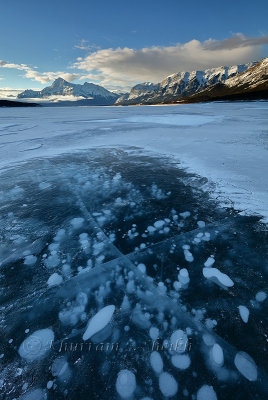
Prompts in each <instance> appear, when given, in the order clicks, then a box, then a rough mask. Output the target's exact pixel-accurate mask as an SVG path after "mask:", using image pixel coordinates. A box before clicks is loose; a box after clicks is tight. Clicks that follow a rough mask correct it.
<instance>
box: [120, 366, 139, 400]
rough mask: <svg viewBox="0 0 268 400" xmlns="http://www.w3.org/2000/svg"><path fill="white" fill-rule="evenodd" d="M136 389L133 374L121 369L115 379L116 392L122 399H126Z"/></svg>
mask: <svg viewBox="0 0 268 400" xmlns="http://www.w3.org/2000/svg"><path fill="white" fill-rule="evenodd" d="M135 389H136V378H135V375H134V374H133V372H131V371H129V370H127V369H123V370H121V371H120V372H119V374H118V375H117V379H116V391H117V393H118V394H119V396H121V398H122V399H128V398H130V397H131V396H132V394H133V393H134V391H135Z"/></svg>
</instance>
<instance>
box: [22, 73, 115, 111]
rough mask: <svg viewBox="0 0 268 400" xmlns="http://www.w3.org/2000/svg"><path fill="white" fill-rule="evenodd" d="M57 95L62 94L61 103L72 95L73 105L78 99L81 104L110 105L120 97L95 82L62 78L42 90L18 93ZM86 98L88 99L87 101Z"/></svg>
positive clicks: (47, 96)
mask: <svg viewBox="0 0 268 400" xmlns="http://www.w3.org/2000/svg"><path fill="white" fill-rule="evenodd" d="M57 96H60V100H61V104H62V102H65V101H66V102H67V101H68V100H69V99H70V96H71V97H72V98H73V101H70V103H72V105H73V104H74V103H76V101H80V102H81V105H90V104H92V105H109V104H113V103H114V102H115V101H116V99H117V98H118V95H117V94H115V93H113V92H110V91H109V90H107V89H105V88H103V87H102V86H99V85H95V84H94V83H88V82H85V83H84V84H83V85H79V84H74V83H70V82H67V81H65V80H64V79H62V78H58V79H56V80H55V81H54V82H53V83H52V85H51V86H48V87H45V88H44V89H42V90H25V91H24V92H22V93H20V94H19V95H18V98H19V99H29V98H39V99H43V100H50V99H51V101H55V98H56V97H57ZM65 99H66V100H65ZM85 100H87V101H86V102H85ZM68 103H69V101H68ZM77 104H79V103H77ZM79 105H80V104H79Z"/></svg>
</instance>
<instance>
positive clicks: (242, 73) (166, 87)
mask: <svg viewBox="0 0 268 400" xmlns="http://www.w3.org/2000/svg"><path fill="white" fill-rule="evenodd" d="M267 60H268V58H266V59H264V60H262V61H261V62H259V63H249V64H242V65H235V66H231V67H218V68H211V69H206V70H204V71H192V72H179V73H176V74H173V75H170V76H168V77H167V78H166V79H164V80H163V81H162V82H160V83H157V84H153V83H150V82H145V83H142V84H138V85H136V86H134V87H133V88H132V89H131V91H130V93H129V94H127V95H124V96H121V97H119V99H117V100H116V104H118V105H134V104H163V103H177V102H188V101H204V100H212V99H214V97H217V98H218V97H219V98H220V97H221V96H223V97H224V96H227V95H228V93H229V92H230V94H231V92H232V93H233V92H236V90H237V91H238V92H240V91H241V92H244V91H245V90H246V91H247V92H250V91H252V92H256V91H257V90H259V89H260V90H259V91H260V92H265V90H266V91H267V89H268V87H267V84H268V81H267V74H266V72H267ZM265 71H266V72H265ZM265 74H266V75H265ZM243 82H244V83H245V84H243ZM259 84H260V85H261V88H259V89H258V86H259ZM260 94H261V93H260ZM262 94H263V95H265V93H262ZM266 95H267V93H266Z"/></svg>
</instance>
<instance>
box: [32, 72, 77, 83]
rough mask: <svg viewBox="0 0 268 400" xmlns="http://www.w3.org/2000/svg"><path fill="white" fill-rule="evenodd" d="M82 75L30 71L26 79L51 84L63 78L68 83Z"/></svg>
mask: <svg viewBox="0 0 268 400" xmlns="http://www.w3.org/2000/svg"><path fill="white" fill-rule="evenodd" d="M79 76H80V75H79V74H75V73H69V72H38V71H34V70H29V71H27V72H26V74H25V77H26V78H29V79H31V80H33V81H37V82H40V83H49V82H51V81H54V80H55V79H57V78H63V79H65V80H66V81H68V82H72V81H74V80H75V79H76V78H78V77H79Z"/></svg>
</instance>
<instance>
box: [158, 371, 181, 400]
mask: <svg viewBox="0 0 268 400" xmlns="http://www.w3.org/2000/svg"><path fill="white" fill-rule="evenodd" d="M159 388H160V390H161V392H162V394H163V396H165V397H172V396H175V394H176V393H177V391H178V383H177V382H176V380H175V379H174V377H173V376H172V375H171V374H169V373H168V372H162V374H161V375H160V376H159Z"/></svg>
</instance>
